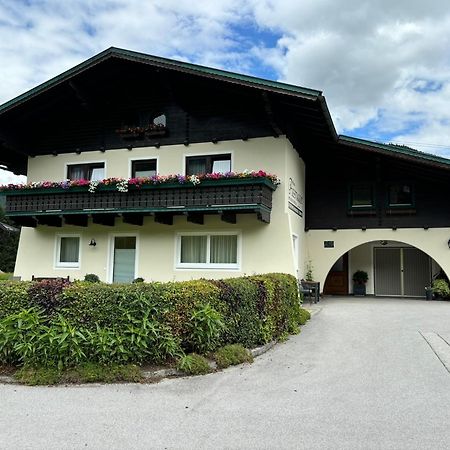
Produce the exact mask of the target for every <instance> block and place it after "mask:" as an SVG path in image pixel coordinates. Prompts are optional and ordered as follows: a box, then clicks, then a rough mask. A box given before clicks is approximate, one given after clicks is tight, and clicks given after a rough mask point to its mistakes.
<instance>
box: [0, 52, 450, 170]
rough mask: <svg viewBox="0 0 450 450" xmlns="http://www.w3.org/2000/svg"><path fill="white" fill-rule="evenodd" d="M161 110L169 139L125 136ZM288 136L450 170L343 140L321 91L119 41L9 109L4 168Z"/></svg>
mask: <svg viewBox="0 0 450 450" xmlns="http://www.w3.org/2000/svg"><path fill="white" fill-rule="evenodd" d="M156 113H165V114H166V116H167V122H168V123H167V127H168V133H167V134H166V135H165V136H163V137H145V138H143V139H139V140H135V141H133V142H128V141H125V140H124V139H123V138H122V137H120V136H118V135H117V133H116V130H117V128H120V126H121V125H123V124H124V123H126V124H127V125H133V123H129V122H130V121H133V120H144V119H145V117H147V116H146V114H156ZM130 117H131V118H132V119H130ZM133 118H138V119H133ZM139 118H140V119H139ZM142 118H144V119H142ZM279 135H286V136H287V137H288V138H289V140H290V141H291V142H292V144H293V145H294V147H295V148H296V149H297V151H298V152H299V153H300V154H301V156H302V157H303V158H304V159H305V160H306V161H307V160H308V157H309V156H308V155H310V154H311V153H314V152H317V151H318V150H320V149H321V148H324V147H327V148H328V149H332V151H333V152H340V151H341V150H345V149H346V148H350V147H351V148H356V149H359V150H360V151H363V152H372V153H373V152H375V153H380V154H386V155H391V156H392V157H394V158H400V159H404V160H407V161H413V162H415V163H419V164H424V165H427V166H433V167H439V168H444V169H448V168H450V161H449V160H447V159H445V158H440V157H437V156H435V155H429V154H426V153H422V152H417V151H416V150H414V149H409V148H407V147H399V146H391V145H385V144H379V143H376V142H370V141H365V140H361V139H356V138H351V137H348V136H338V135H337V134H336V131H335V128H334V125H333V122H332V119H331V116H330V113H329V110H328V107H327V104H326V101H325V97H324V96H323V95H322V92H321V91H317V90H313V89H308V88H304V87H299V86H294V85H290V84H286V83H279V82H276V81H271V80H264V79H262V78H257V77H251V76H248V75H242V74H237V73H233V72H227V71H224V70H219V69H214V68H209V67H203V66H199V65H195V64H190V63H186V62H182V61H174V60H170V59H167V58H161V57H157V56H151V55H146V54H143V53H137V52H132V51H128V50H123V49H118V48H114V47H112V48H109V49H107V50H105V51H103V52H101V53H99V54H98V55H96V56H93V57H92V58H90V59H88V60H86V61H85V62H83V63H81V64H79V65H77V66H75V67H73V68H72V69H70V70H68V71H66V72H64V73H62V74H61V75H58V76H57V77H55V78H52V79H51V80H49V81H47V82H45V83H43V84H41V85H39V86H37V87H35V88H34V89H31V90H30V91H28V92H26V93H24V94H22V95H20V96H18V97H16V98H15V99H12V100H10V101H9V102H6V103H5V104H3V105H1V106H0V164H2V165H6V166H7V168H8V169H9V170H12V171H14V172H15V173H20V174H26V167H27V159H28V157H30V156H31V157H33V156H35V155H43V154H55V155H57V154H61V153H73V152H85V151H92V150H101V151H107V150H109V149H117V148H125V147H127V146H132V147H143V146H157V147H159V146H164V145H173V144H180V143H184V144H186V145H188V144H190V143H196V142H208V141H212V142H217V141H220V140H231V139H247V138H253V137H265V136H274V137H277V136H279Z"/></svg>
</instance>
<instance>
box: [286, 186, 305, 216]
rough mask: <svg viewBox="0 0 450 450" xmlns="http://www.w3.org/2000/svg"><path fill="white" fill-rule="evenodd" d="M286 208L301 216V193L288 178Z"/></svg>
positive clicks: (302, 200) (302, 201)
mask: <svg viewBox="0 0 450 450" xmlns="http://www.w3.org/2000/svg"><path fill="white" fill-rule="evenodd" d="M288 187H289V191H288V208H289V209H290V210H291V211H294V212H295V214H297V215H298V216H300V217H303V203H304V199H303V194H301V193H300V192H298V190H297V187H296V185H295V181H294V180H293V179H292V178H289V185H288Z"/></svg>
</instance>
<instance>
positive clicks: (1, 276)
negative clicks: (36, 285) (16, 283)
mask: <svg viewBox="0 0 450 450" xmlns="http://www.w3.org/2000/svg"><path fill="white" fill-rule="evenodd" d="M12 276H13V274H12V273H0V281H8V280H10V279H11V277H12Z"/></svg>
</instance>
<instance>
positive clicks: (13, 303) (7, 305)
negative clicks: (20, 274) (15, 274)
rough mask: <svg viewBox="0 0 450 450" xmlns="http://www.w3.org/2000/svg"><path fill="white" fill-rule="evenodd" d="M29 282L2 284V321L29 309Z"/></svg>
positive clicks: (0, 298)
mask: <svg viewBox="0 0 450 450" xmlns="http://www.w3.org/2000/svg"><path fill="white" fill-rule="evenodd" d="M30 285H31V283H30V282H28V281H20V282H15V281H5V282H3V283H1V284H0V319H2V318H3V317H6V316H9V315H11V314H14V313H18V312H20V311H22V310H23V309H27V308H29V307H30V306H31V305H30V300H29V297H28V288H29V287H30Z"/></svg>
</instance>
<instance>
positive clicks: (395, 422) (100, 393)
mask: <svg viewBox="0 0 450 450" xmlns="http://www.w3.org/2000/svg"><path fill="white" fill-rule="evenodd" d="M321 306H322V310H321V311H320V312H319V313H318V314H317V315H315V316H314V317H313V319H312V321H311V322H310V323H309V324H308V325H307V326H305V327H304V328H303V330H302V333H301V334H300V335H298V336H295V337H292V338H291V339H289V341H288V342H286V343H284V344H280V345H278V346H276V347H275V348H274V349H272V350H271V351H269V352H268V353H266V354H265V355H262V356H260V357H259V358H257V360H256V361H255V362H254V364H252V365H247V366H242V367H234V368H230V369H227V370H225V371H223V372H221V373H216V374H211V375H207V376H204V377H195V378H182V379H173V380H165V381H162V382H160V383H158V384H153V385H129V384H127V385H109V386H99V385H88V386H72V387H56V388H55V387H53V388H52V387H49V388H46V387H39V388H36V387H22V386H13V385H0V406H1V408H0V448H2V449H19V448H20V449H28V448H42V449H44V448H45V449H66V448H70V449H72V448H94V449H103V448H105V449H106V448H108V449H124V448H147V449H148V448H161V449H163V448H170V449H171V448H180V449H181V448H183V449H189V448H195V449H203V448H258V449H260V448H274V449H275V448H277V449H279V448H302V449H303V448H304V449H316V448H320V449H423V448H426V449H447V448H449V447H450V374H449V372H448V371H447V369H446V368H445V366H444V364H443V362H442V361H441V360H440V359H439V358H438V356H437V355H436V353H435V352H434V351H433V348H432V347H431V346H430V345H429V344H428V343H427V341H426V340H425V339H424V338H423V336H422V335H421V334H420V333H419V331H421V332H422V333H437V334H438V335H439V336H442V337H444V338H446V339H447V340H448V342H450V302H425V301H420V300H398V299H397V300H395V299H384V300H383V299H376V300H375V299H362V298H360V299H344V298H341V299H328V300H325V301H324V302H322V305H321ZM449 349H450V347H449ZM441 350H442V349H441ZM443 351H444V352H445V348H444V350H443ZM449 354H450V352H449ZM444 362H445V361H444Z"/></svg>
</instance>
